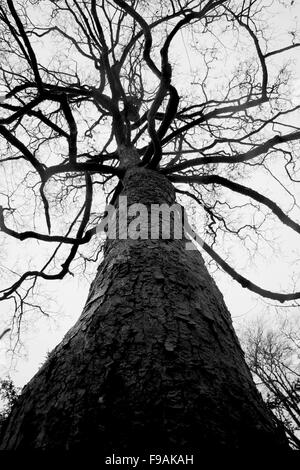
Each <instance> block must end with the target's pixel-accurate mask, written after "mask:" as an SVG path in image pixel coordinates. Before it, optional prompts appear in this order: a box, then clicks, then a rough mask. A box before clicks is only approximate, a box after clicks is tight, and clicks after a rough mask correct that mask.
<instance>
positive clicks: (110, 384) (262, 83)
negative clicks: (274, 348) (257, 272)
mask: <svg viewBox="0 0 300 470" xmlns="http://www.w3.org/2000/svg"><path fill="white" fill-rule="evenodd" d="M289 4H290V2H284V1H275V2H271V4H269V2H264V1H258V0H245V1H243V2H240V1H234V0H203V1H195V0H180V1H179V0H171V1H161V2H159V3H157V2H155V1H151V0H149V1H146V0H145V1H144V0H131V1H128V2H125V1H123V0H113V1H108V0H103V1H96V0H89V1H80V0H74V1H73V2H70V1H69V0H61V1H54V0H53V1H50V0H49V1H43V2H39V1H33V0H32V1H29V0H25V1H22V2H13V1H11V0H7V1H6V2H4V1H3V2H1V6H0V21H1V26H2V29H1V39H0V40H1V68H0V70H1V80H2V85H1V86H2V89H3V95H2V99H1V103H0V108H1V113H2V115H1V118H0V136H1V137H2V139H1V146H2V147H1V148H2V157H1V165H2V168H3V173H2V175H3V180H4V183H3V188H1V196H2V198H3V200H4V202H3V204H2V208H1V211H0V228H1V231H2V234H3V237H7V238H5V240H6V242H7V243H9V241H8V240H11V238H9V237H12V239H15V240H16V243H17V242H18V243H21V244H22V246H23V245H24V246H26V247H31V248H33V250H34V253H36V250H37V249H38V248H40V247H41V246H44V244H48V245H49V246H50V247H51V246H54V249H53V251H51V252H50V254H49V251H46V253H47V254H49V256H48V258H46V257H45V259H43V262H42V263H41V264H40V265H35V266H32V264H33V261H31V262H30V268H29V269H28V270H24V271H23V272H19V273H16V272H15V268H14V267H13V272H12V271H9V272H7V273H8V274H7V277H8V276H12V277H13V281H12V283H11V285H9V286H7V285H6V286H5V287H3V290H2V297H1V299H2V300H3V301H11V302H13V303H14V305H15V310H14V312H15V313H14V325H13V327H15V325H17V329H18V328H19V325H20V322H21V320H22V318H23V317H24V315H25V314H26V311H27V310H28V309H29V310H30V309H32V308H40V309H41V310H42V311H44V308H43V306H41V305H40V304H38V303H37V301H36V300H35V299H34V294H35V292H36V289H37V287H38V286H42V284H41V282H42V281H46V280H59V279H62V278H64V277H65V276H67V275H69V274H72V273H73V272H74V271H75V272H76V271H78V270H79V269H80V268H83V269H84V268H85V267H86V264H87V263H88V261H93V260H94V261H95V260H98V257H99V256H100V253H102V254H103V260H102V262H101V264H100V266H99V269H98V273H97V275H96V278H95V280H94V282H93V283H92V286H91V289H90V293H89V297H88V300H87V303H86V306H85V308H84V311H83V313H82V316H81V318H80V319H79V321H78V322H77V323H76V325H75V326H74V327H73V328H72V329H71V330H70V331H69V333H68V334H67V335H66V337H65V338H64V340H63V341H62V343H61V344H60V345H59V346H58V347H57V348H56V349H55V350H54V351H53V352H52V354H51V355H50V357H49V359H48V360H47V362H46V364H45V365H44V366H43V367H42V369H41V370H40V371H39V373H38V374H37V375H36V376H35V377H34V378H33V380H32V381H31V382H30V383H29V384H28V385H27V386H26V387H25V389H24V391H23V393H22V395H21V397H20V400H19V401H18V404H17V405H16V406H15V407H14V409H13V412H12V414H11V416H10V418H9V420H8V423H7V425H6V429H5V432H4V434H3V440H2V447H3V448H5V449H6V448H9V449H14V448H64V449H66V448H67V449H70V448H71V449H73V448H76V449H78V448H82V449H83V448H91V447H93V446H98V443H99V442H102V446H103V449H104V450H108V449H117V448H119V449H123V450H124V449H127V448H129V447H130V446H132V445H133V443H134V444H135V445H136V446H137V447H138V446H140V447H142V446H147V445H148V446H149V447H151V446H152V447H158V446H161V447H162V448H170V447H172V446H177V447H178V446H184V445H188V444H190V445H191V446H193V445H194V446H197V447H198V448H199V446H200V447H201V448H204V449H205V448H207V447H226V448H248V447H252V446H253V445H256V446H257V447H259V448H263V449H264V450H266V449H269V448H274V447H276V448H278V449H279V448H285V440H284V438H283V437H282V435H281V433H280V431H278V430H277V427H276V423H275V422H274V420H273V418H272V416H271V415H270V414H269V413H268V411H267V410H266V407H265V406H264V404H263V402H262V400H261V397H260V396H259V394H258V393H257V391H256V389H255V387H254V384H253V381H252V378H251V375H250V372H249V370H248V368H247V366H246V363H245V361H244V358H243V353H242V351H241V349H240V346H239V343H238V340H237V338H236V335H235V333H234V330H233V328H232V324H231V319H230V315H229V313H228V311H227V309H226V307H225V305H224V302H223V299H222V296H221V294H220V292H219V291H218V289H217V287H216V286H215V284H214V282H213V280H212V278H211V277H210V275H209V273H208V272H207V270H206V268H205V266H204V263H203V260H202V257H201V255H200V253H199V252H194V251H188V250H186V249H185V245H186V242H187V240H188V239H189V238H190V237H191V236H193V234H192V232H191V231H190V229H189V228H188V230H187V233H186V234H185V237H184V238H182V239H180V240H178V239H176V238H175V236H174V233H171V234H170V236H169V238H168V239H167V240H166V239H163V238H162V237H160V238H159V239H153V238H152V239H150V240H149V239H144V238H143V237H142V236H140V237H138V238H137V239H128V238H122V237H116V239H113V238H108V240H107V241H106V242H105V243H104V244H103V243H101V242H100V240H99V238H98V237H95V236H94V235H95V234H96V233H97V229H96V226H97V224H99V223H100V222H101V220H103V217H106V212H105V211H106V206H105V203H104V201H103V197H102V195H103V193H104V194H105V195H106V196H107V202H110V204H111V205H114V206H115V207H116V208H118V204H119V196H120V195H122V196H126V197H127V201H128V204H129V205H130V204H135V203H138V204H141V203H142V204H144V205H145V206H146V207H150V206H151V205H153V204H160V205H161V204H167V205H172V204H174V203H175V197H176V194H177V196H178V197H180V196H183V197H184V199H181V201H182V202H184V201H186V200H191V201H192V202H194V203H196V205H197V207H199V209H200V210H203V214H204V216H203V220H202V223H203V227H202V228H200V229H199V233H201V236H197V237H196V243H197V242H198V245H199V243H200V245H201V246H202V248H203V249H204V251H205V252H206V253H207V254H208V255H209V256H210V257H211V258H212V259H213V260H214V261H215V262H216V263H217V264H218V265H219V266H220V267H221V268H222V269H223V270H224V271H225V272H226V273H228V274H229V276H231V277H232V278H233V279H234V280H235V281H237V282H239V283H240V284H241V285H242V286H243V287H246V288H248V289H250V290H251V291H253V292H254V293H256V294H259V295H261V296H263V297H265V298H270V299H273V300H276V301H279V302H285V301H291V300H296V299H299V298H300V292H299V291H293V292H276V291H273V290H269V289H267V288H265V287H263V286H260V285H258V284H257V283H256V282H255V281H253V280H250V279H247V278H246V277H245V276H244V275H243V274H242V273H239V272H238V271H237V270H236V269H235V268H234V267H233V266H232V265H231V264H230V263H229V262H227V260H225V256H221V255H220V254H219V253H218V252H217V249H216V247H218V246H220V242H219V240H222V237H223V236H224V237H225V236H228V237H235V238H236V239H237V240H240V241H241V242H242V243H245V245H246V244H247V241H248V240H251V242H252V244H253V245H256V244H257V243H258V242H259V241H260V240H262V241H263V240H264V238H265V237H266V235H265V232H264V230H265V227H266V225H264V224H268V221H270V220H272V218H273V217H275V218H276V219H277V220H278V221H279V222H280V223H282V224H283V225H284V226H287V227H288V228H289V229H291V230H293V231H294V232H296V233H300V225H299V223H298V222H297V221H296V220H294V218H293V214H294V212H293V210H296V209H297V207H298V206H297V202H296V200H295V195H294V194H293V190H294V188H295V187H296V185H297V182H298V180H297V173H298V166H297V159H296V154H297V149H298V148H299V139H300V129H299V127H298V126H297V124H296V122H295V121H296V119H297V113H298V111H299V106H300V105H299V104H297V103H295V102H294V100H293V99H292V98H291V88H289V86H288V82H289V78H291V77H290V74H291V72H290V71H289V68H288V67H287V66H286V65H285V63H284V60H285V58H286V57H287V55H288V54H290V53H293V51H294V50H295V48H298V47H299V45H300V43H299V40H298V36H297V34H298V32H297V31H296V30H294V29H293V30H288V31H285V34H284V35H283V38H281V39H280V43H278V40H276V38H274V36H272V28H273V30H276V28H277V26H278V25H276V22H275V23H274V19H273V18H274V17H275V16H276V15H275V16H274V14H275V13H276V12H277V14H279V15H283V14H285V15H287V14H288V13H287V11H288V10H287V9H286V6H289ZM277 18H278V15H277ZM272 21H273V23H272ZM266 24H267V25H268V26H269V28H270V29H269V30H267V29H266V27H265V25H266ZM283 41H284V42H283ZM183 48H188V53H187V56H185V57H188V58H189V60H190V64H189V65H188V59H187V58H183V53H182V51H183ZM178 51H180V56H179V55H178ZM228 54H230V58H229V59H228ZM282 56H283V57H284V59H281V57H282ZM275 59H276V60H275ZM220 64H223V65H220ZM224 64H226V67H225V65H224ZM187 68H188V69H189V72H187ZM224 68H225V69H226V73H224ZM298 115H299V114H298ZM278 162H280V165H281V167H282V169H283V172H282V173H283V176H282V180H281V181H280V184H281V186H282V187H283V188H284V190H285V192H286V194H288V195H289V197H291V200H292V203H293V207H292V208H288V210H283V209H282V208H281V206H280V201H276V197H275V196H274V198H271V197H269V196H267V195H266V194H264V193H263V192H260V191H258V190H257V189H256V188H255V186H254V185H253V186H252V183H253V181H254V179H255V174H261V173H260V172H261V171H263V172H266V173H268V174H271V175H272V176H273V178H274V180H276V181H277V180H278V178H277V176H276V175H275V174H273V173H272V165H275V167H277V165H278V164H279V163H278ZM255 172H256V173H255ZM253 178H254V179H253ZM245 180H248V181H249V182H250V185H249V186H248V185H247V184H245ZM5 184H6V186H5ZM291 185H293V187H291ZM237 201H238V202H237ZM41 214H42V215H43V219H41V217H40V216H41ZM267 226H268V225H267ZM188 227H189V226H188ZM191 234H192V235H191ZM220 234H221V238H220ZM146 238H147V237H146ZM148 238H149V237H148ZM204 239H205V241H204ZM227 240H228V238H227ZM41 253H42V254H41V257H42V258H43V257H44V256H45V251H42V252H41ZM24 257H26V253H25V250H24ZM36 260H38V257H36ZM24 263H25V262H24ZM25 264H26V263H25ZM41 288H42V287H41Z"/></svg>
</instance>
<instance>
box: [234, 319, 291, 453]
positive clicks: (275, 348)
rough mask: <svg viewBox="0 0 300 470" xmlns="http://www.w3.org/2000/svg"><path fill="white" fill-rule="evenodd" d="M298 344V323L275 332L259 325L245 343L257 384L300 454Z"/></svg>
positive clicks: (288, 323) (247, 334) (285, 322)
mask: <svg viewBox="0 0 300 470" xmlns="http://www.w3.org/2000/svg"><path fill="white" fill-rule="evenodd" d="M299 340H300V337H299V323H298V324H297V322H294V323H293V322H292V321H290V320H287V319H285V320H283V321H282V320H281V321H280V324H279V325H278V326H277V327H274V326H273V327H272V328H270V327H267V325H265V324H263V322H261V321H258V322H257V323H255V324H252V325H251V326H250V327H248V328H247V330H246V331H245V332H244V337H243V339H242V346H243V348H244V351H245V354H246V360H247V363H248V365H249V367H250V370H251V372H252V374H253V376H254V379H255V382H256V384H257V386H258V388H259V390H261V392H262V394H263V397H264V399H265V401H266V403H267V405H268V406H269V408H270V409H271V410H272V411H273V413H274V414H275V415H276V417H277V419H278V420H279V421H280V422H281V423H283V425H284V428H285V432H286V434H287V436H288V438H289V441H290V444H291V445H292V447H293V448H295V449H297V450H300V439H299V431H300V407H299V403H300V394H299V392H300V374H299V358H300V354H299V352H300V351H299V347H300V342H299Z"/></svg>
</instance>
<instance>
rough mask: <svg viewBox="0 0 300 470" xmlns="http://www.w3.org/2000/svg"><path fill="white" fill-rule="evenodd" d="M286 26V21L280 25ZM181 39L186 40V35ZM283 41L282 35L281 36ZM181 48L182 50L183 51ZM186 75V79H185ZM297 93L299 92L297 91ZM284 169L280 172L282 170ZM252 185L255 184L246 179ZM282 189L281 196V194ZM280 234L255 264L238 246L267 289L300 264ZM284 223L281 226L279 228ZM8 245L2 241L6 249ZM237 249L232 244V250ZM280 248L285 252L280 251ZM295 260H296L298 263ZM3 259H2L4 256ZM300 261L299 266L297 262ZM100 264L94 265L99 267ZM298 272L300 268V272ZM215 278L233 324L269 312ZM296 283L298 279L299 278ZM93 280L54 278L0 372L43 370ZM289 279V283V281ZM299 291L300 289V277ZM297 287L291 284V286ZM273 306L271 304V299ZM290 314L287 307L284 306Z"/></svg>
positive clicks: (244, 266) (260, 181)
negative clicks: (48, 305) (42, 306)
mask: <svg viewBox="0 0 300 470" xmlns="http://www.w3.org/2000/svg"><path fill="white" fill-rule="evenodd" d="M295 3H296V6H295V8H294V18H296V19H299V18H300V5H299V1H296V2H295ZM281 19H282V22H283V24H284V23H285V22H286V24H287V27H288V21H289V20H290V13H289V12H288V11H287V15H286V18H284V17H282V18H281ZM281 26H282V25H281ZM181 39H182V38H181ZM278 39H280V38H278ZM179 48H180V49H179ZM176 51H177V53H179V54H178V55H180V56H181V57H184V58H185V59H184V62H183V63H184V64H185V67H186V68H190V67H192V63H193V57H192V54H191V53H190V52H188V50H187V48H186V47H185V41H184V40H183V41H182V40H180V39H179V40H178V42H177V44H176ZM299 52H300V48H299V49H296V50H295V51H294V52H293V54H292V55H290V56H292V59H293V60H294V61H295V65H296V66H295V73H296V75H295V92H296V94H298V93H299V94H298V98H299V99H298V98H297V99H298V103H299V102H300V60H299ZM183 78H184V77H183ZM297 92H298V93H297ZM278 171H279V170H278ZM247 184H248V185H249V186H251V182H250V181H249V183H247ZM253 184H255V187H256V188H257V189H262V191H264V193H265V194H268V191H269V190H270V189H275V191H276V190H277V189H276V185H275V183H274V182H273V183H270V180H269V179H268V184H273V185H274V187H273V188H270V187H269V186H268V187H266V174H265V173H263V172H261V174H260V176H259V178H257V176H256V180H255V181H254V182H253ZM279 191H280V189H279V188H278V194H281V193H280V192H279ZM299 201H300V190H299ZM277 203H278V204H280V205H281V206H282V207H284V206H285V204H289V199H288V198H287V199H286V201H285V200H283V199H281V196H280V199H278V200H277ZM293 214H296V217H295V215H294V218H295V220H298V221H300V213H299V212H298V214H297V212H294V213H293ZM277 227H278V232H277V233H276V238H277V237H278V238H277V245H278V246H277V249H278V250H279V255H278V258H275V257H274V256H273V253H272V251H271V250H270V251H269V252H267V251H266V252H265V253H264V256H261V257H260V258H258V259H257V260H256V265H250V264H249V263H248V262H246V258H245V257H244V254H242V252H241V251H239V248H236V253H235V254H236V261H237V262H236V266H237V267H238V269H239V271H240V272H241V273H243V274H244V275H246V276H247V275H248V276H249V277H250V278H251V279H252V280H254V281H255V282H256V283H258V284H259V283H261V285H262V286H263V287H266V288H270V289H272V290H276V289H279V290H280V289H281V288H282V290H283V289H287V288H288V287H291V286H290V285H289V284H288V283H287V279H288V278H289V277H290V273H291V269H293V271H294V269H295V268H296V270H297V269H298V267H299V260H300V250H299V248H298V247H299V241H298V239H297V238H298V237H297V236H296V234H295V233H293V232H292V231H291V230H289V229H284V228H281V227H280V225H279V224H278V225H277ZM279 227H280V228H279ZM4 248H5V246H4V245H3V249H4ZM234 249H235V248H234V247H232V250H234ZM280 250H281V253H280ZM20 255H21V252H20V251H18V250H16V251H15V252H13V253H12V256H16V257H19V256H20ZM293 260H294V261H293ZM0 263H1V258H0ZM292 263H293V265H292ZM297 264H298V266H297ZM96 267H97V265H96V264H95V266H94V270H96ZM298 271H299V270H298ZM215 279H216V280H217V283H218V285H219V287H220V290H221V291H222V292H223V295H224V298H225V301H226V304H227V306H228V308H229V310H230V311H231V314H232V317H233V320H234V324H235V326H236V327H238V328H239V327H240V326H241V325H242V324H244V323H245V321H246V322H247V321H249V319H253V318H255V317H257V316H259V315H261V314H266V313H265V312H266V304H265V303H263V302H262V301H261V299H259V298H258V297H257V296H255V295H254V294H251V293H249V291H246V290H245V289H242V288H241V287H240V286H239V285H238V284H237V283H236V282H234V281H232V280H231V279H229V278H228V276H227V275H225V274H224V273H222V272H220V271H218V272H217V273H216V274H215ZM295 280H296V282H297V279H295ZM89 281H90V280H86V279H84V278H83V277H81V278H80V277H79V278H78V277H77V278H75V279H73V278H71V277H69V278H68V279H65V280H63V281H59V282H55V283H52V284H51V287H50V286H49V293H50V294H51V292H52V295H53V298H55V299H56V302H57V305H56V307H55V310H56V311H57V313H54V314H53V316H52V317H51V318H41V317H40V315H36V314H34V313H32V315H31V318H30V315H28V317H27V318H26V319H24V332H23V341H24V347H22V348H21V349H20V350H19V351H17V352H16V354H15V355H14V356H13V359H12V355H11V352H7V350H8V348H9V335H6V337H5V338H3V340H2V341H0V375H1V376H3V377H4V376H6V375H7V374H9V375H10V376H11V378H12V379H13V380H14V381H15V383H16V385H17V386H22V385H24V384H25V383H26V382H27V381H28V380H29V379H30V378H31V377H32V376H33V374H34V373H35V372H36V371H37V370H38V368H39V367H40V365H41V364H42V363H43V362H44V361H45V358H46V355H47V352H49V351H51V350H52V349H53V347H54V346H55V345H56V344H58V343H59V341H60V340H61V339H62V337H63V336H64V334H65V333H66V332H67V330H68V329H69V328H70V327H71V326H72V325H73V324H74V322H75V321H76V319H77V318H78V317H79V315H80V313H81V311H82V308H83V305H84V303H85V300H86V297H87V293H88V286H89ZM285 281H286V282H285ZM297 285H298V289H297V290H300V276H299V280H298V283H297ZM291 289H292V287H291ZM269 304H271V302H269ZM6 308H7V307H6V306H4V305H3V306H2V305H0V309H2V310H1V312H2V313H3V316H1V317H0V333H1V332H2V331H3V330H4V329H5V327H6V326H7V325H6V323H5V321H6V320H5V318H6V317H5V309H6ZM284 312H285V313H286V312H287V310H285V309H284ZM288 314H290V315H296V314H299V312H298V309H293V312H288ZM267 315H268V316H269V317H270V316H271V318H274V315H275V313H274V309H273V310H272V311H271V312H270V311H269V312H268V313H267Z"/></svg>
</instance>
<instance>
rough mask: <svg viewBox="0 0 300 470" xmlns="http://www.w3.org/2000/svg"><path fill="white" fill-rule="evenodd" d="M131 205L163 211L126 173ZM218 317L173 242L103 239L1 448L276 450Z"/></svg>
mask: <svg viewBox="0 0 300 470" xmlns="http://www.w3.org/2000/svg"><path fill="white" fill-rule="evenodd" d="M123 194H126V195H127V197H128V201H129V204H130V203H133V202H139V203H140V202H142V203H144V204H150V203H163V202H165V203H168V204H170V203H172V202H174V200H175V196H174V189H173V187H172V185H171V184H170V183H169V182H168V180H167V179H166V178H165V177H164V176H162V175H160V174H159V173H157V172H154V171H150V170H145V169H141V168H140V169H138V168H131V169H129V170H128V171H127V173H126V176H125V179H124V193H123ZM285 445H286V444H285V440H284V438H283V437H282V435H281V433H279V432H278V430H277V429H276V428H275V425H274V422H273V420H272V418H271V417H270V415H269V414H268V412H267V410H266V408H265V406H264V404H263V402H262V399H261V397H260V395H259V394H258V392H257V390H256V388H255V386H254V383H253V381H252V378H251V375H250V373H249V370H248V367H247V366H246V363H245V361H244V354H243V352H242V350H241V348H240V345H239V342H238V340H237V337H236V335H235V333H234V330H233V327H232V322H231V318H230V314H229V312H228V310H227V308H226V306H225V304H224V301H223V298H222V295H221V293H220V292H219V290H218V289H217V287H216V285H215V283H214V281H213V280H212V278H211V276H210V275H209V273H208V271H207V269H206V268H205V266H204V263H203V260H202V257H201V255H200V253H199V252H195V251H187V250H186V249H185V241H184V240H173V239H170V240H162V239H160V240H114V241H109V242H108V243H107V246H106V250H105V256H104V260H103V262H102V263H101V265H100V266H99V268H98V272H97V275H96V278H95V280H94V282H93V283H92V286H91V289H90V293H89V296H88V299H87V303H86V305H85V308H84V310H83V313H82V315H81V317H80V318H79V320H78V321H77V323H76V324H75V326H74V327H73V328H72V329H71V330H70V331H69V332H68V333H67V335H66V336H65V338H64V339H63V341H62V342H61V343H60V344H59V346H57V347H56V348H55V349H54V351H53V352H52V353H51V355H50V357H49V359H48V360H47V362H46V363H45V364H44V366H43V367H42V368H41V369H40V371H39V372H38V373H37V374H36V376H35V377H34V378H33V379H32V380H31V382H29V384H28V385H27V386H26V387H25V388H24V390H23V393H22V395H21V398H20V400H19V402H18V404H17V405H16V406H15V408H14V409H13V411H12V413H11V416H10V418H9V421H8V423H7V426H6V429H5V430H4V433H3V437H2V449H32V448H39V449H76V450H82V449H93V448H94V449H99V450H102V451H103V452H108V451H110V450H113V451H117V450H119V451H125V450H126V449H128V448H134V449H140V448H161V449H164V450H167V449H169V448H173V449H174V448H175V449H177V452H179V450H180V449H181V448H185V447H189V448H193V447H195V448H197V449H198V450H201V449H207V448H226V449H233V448H236V449H243V448H249V449H253V448H256V449H259V448H262V449H264V450H267V449H271V448H272V449H275V448H277V449H278V448H282V449H284V448H285Z"/></svg>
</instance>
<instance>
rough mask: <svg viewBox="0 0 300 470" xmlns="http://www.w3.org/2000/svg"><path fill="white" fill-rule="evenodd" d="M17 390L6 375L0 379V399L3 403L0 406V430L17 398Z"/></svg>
mask: <svg viewBox="0 0 300 470" xmlns="http://www.w3.org/2000/svg"><path fill="white" fill-rule="evenodd" d="M18 394H19V390H18V389H17V388H16V386H15V385H14V383H13V381H12V380H11V379H10V378H9V377H8V378H6V379H1V380H0V399H2V401H3V404H2V406H1V408H0V430H1V427H2V426H3V424H4V423H5V421H6V419H7V418H8V416H9V413H10V412H11V409H12V407H13V405H14V404H15V403H16V401H17V399H18Z"/></svg>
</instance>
